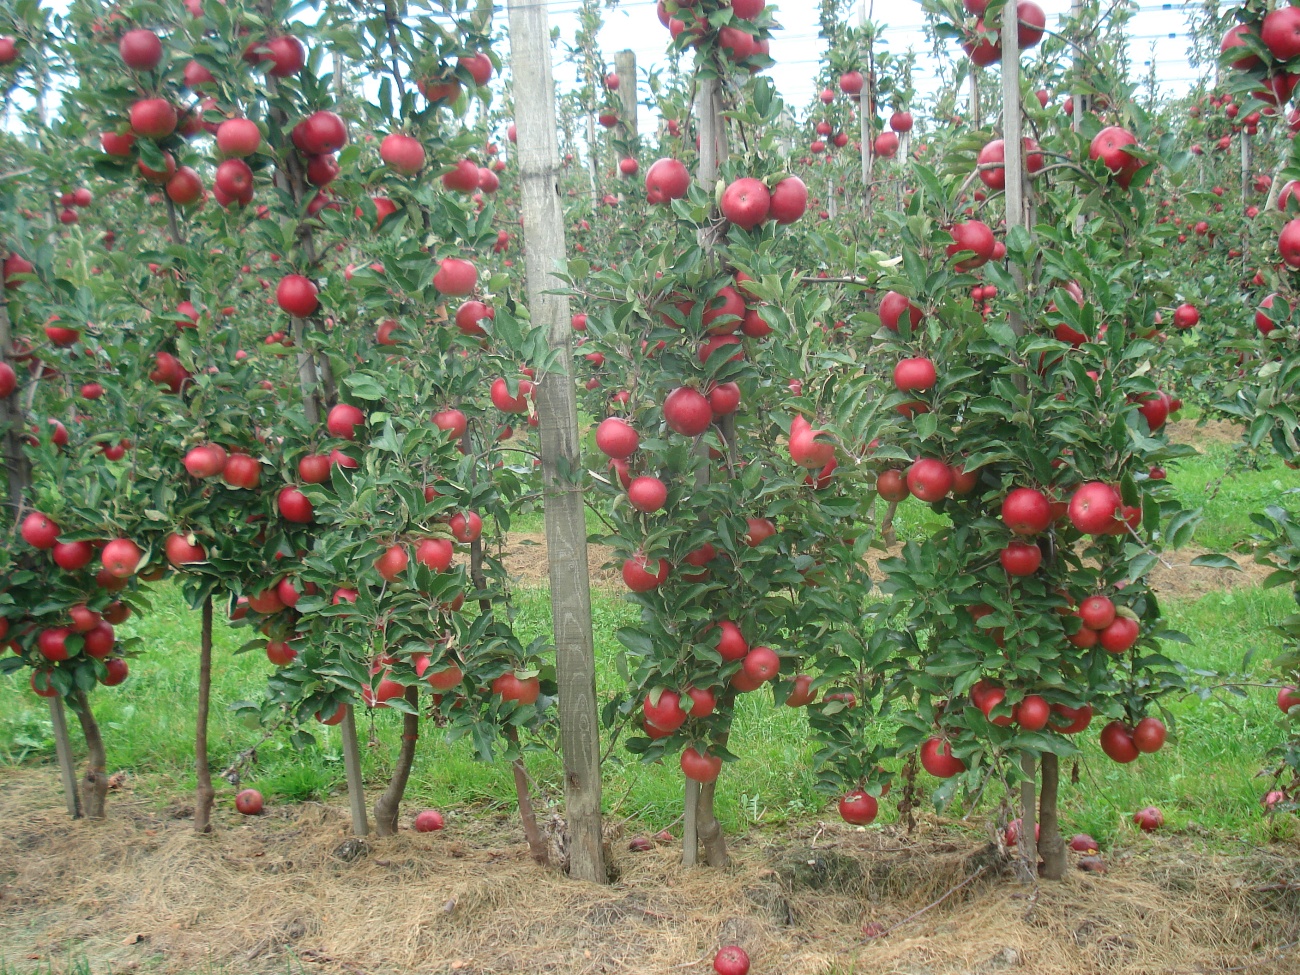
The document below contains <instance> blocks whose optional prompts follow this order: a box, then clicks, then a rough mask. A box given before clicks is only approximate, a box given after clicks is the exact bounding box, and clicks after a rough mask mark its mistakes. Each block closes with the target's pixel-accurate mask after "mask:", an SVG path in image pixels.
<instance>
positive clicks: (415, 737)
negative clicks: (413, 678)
mask: <svg viewBox="0 0 1300 975" xmlns="http://www.w3.org/2000/svg"><path fill="white" fill-rule="evenodd" d="M405 699H406V703H407V704H409V705H410V706H411V707H412V708H414V709H415V713H414V714H410V713H405V712H404V713H403V714H402V747H401V748H400V749H399V750H398V752H397V764H396V765H394V766H393V774H392V775H391V776H389V778H388V788H386V789H385V790H384V793H383V795H381V796H380V797H379V798H378V799H377V800H376V801H375V835H376V836H393V835H394V834H396V833H397V814H398V812H399V811H400V809H401V806H402V796H403V795H404V794H405V793H406V782H407V780H408V779H410V777H411V767H412V766H413V765H414V764H415V745H416V743H417V742H418V741H419V740H420V689H419V688H418V687H408V688H407V689H406V696H405Z"/></svg>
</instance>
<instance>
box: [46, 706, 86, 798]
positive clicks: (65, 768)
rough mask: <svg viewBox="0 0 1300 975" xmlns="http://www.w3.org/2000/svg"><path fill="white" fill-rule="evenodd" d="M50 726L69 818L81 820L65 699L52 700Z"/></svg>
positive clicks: (75, 768) (75, 769)
mask: <svg viewBox="0 0 1300 975" xmlns="http://www.w3.org/2000/svg"><path fill="white" fill-rule="evenodd" d="M50 726H51V728H53V730H54V753H55V755H57V756H58V759H59V779H60V780H61V781H62V782H63V800H64V802H65V803H66V804H67V807H68V816H69V817H71V818H72V819H80V818H81V795H80V794H79V793H78V792H77V766H76V764H75V763H74V762H73V759H72V739H71V738H69V737H68V715H67V712H66V711H65V710H64V707H63V698H61V697H59V696H58V695H55V696H54V697H52V698H50Z"/></svg>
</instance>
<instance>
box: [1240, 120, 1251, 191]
mask: <svg viewBox="0 0 1300 975" xmlns="http://www.w3.org/2000/svg"><path fill="white" fill-rule="evenodd" d="M1250 149H1251V146H1250V133H1249V132H1247V131H1245V130H1244V129H1243V130H1242V133H1241V202H1242V205H1243V206H1244V205H1245V204H1246V203H1248V202H1250Z"/></svg>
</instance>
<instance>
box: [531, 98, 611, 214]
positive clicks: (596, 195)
mask: <svg viewBox="0 0 1300 975" xmlns="http://www.w3.org/2000/svg"><path fill="white" fill-rule="evenodd" d="M518 118H519V102H518V100H516V101H515V119H516V121H515V127H516V129H517V128H518V126H519V122H518ZM597 139H598V137H597V135H596V116H595V115H594V114H592V113H591V112H588V113H587V176H588V177H590V179H591V202H592V203H593V204H594V203H598V202H600V142H599V141H597ZM517 151H518V150H516V152H517Z"/></svg>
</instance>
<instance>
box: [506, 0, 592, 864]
mask: <svg viewBox="0 0 1300 975" xmlns="http://www.w3.org/2000/svg"><path fill="white" fill-rule="evenodd" d="M509 11H510V71H511V74H512V76H513V79H514V92H515V117H516V123H515V124H516V125H517V127H518V134H519V143H518V154H519V171H520V178H521V182H522V190H523V192H522V196H523V206H524V245H525V262H526V263H525V267H526V270H527V274H528V303H529V309H530V310H531V313H532V319H533V322H534V323H535V324H537V325H538V326H540V327H543V328H545V329H546V330H547V341H548V344H549V345H550V347H551V348H552V349H553V350H555V351H557V352H558V353H559V361H558V364H557V366H556V368H555V369H554V370H552V371H550V372H548V373H546V374H545V375H543V376H542V377H541V379H540V381H539V383H538V386H537V412H538V418H539V420H540V426H541V437H542V491H543V495H544V499H545V517H546V545H547V551H548V553H549V557H550V583H551V615H552V620H553V626H554V636H555V669H556V679H557V680H558V682H559V687H560V704H559V707H560V747H561V749H562V751H563V755H564V800H565V809H566V815H567V817H568V826H569V874H570V876H572V877H575V878H577V879H579V880H587V881H592V882H595V883H602V884H603V883H605V882H607V880H608V877H607V875H606V872H605V854H604V849H603V847H602V844H601V814H600V790H601V782H600V724H599V717H598V714H597V707H596V650H595V643H594V639H593V637H592V632H591V579H590V577H589V576H588V569H587V527H586V519H585V517H584V512H583V485H582V481H581V472H582V452H581V447H580V444H579V440H578V406H577V396H576V391H575V387H574V376H573V327H572V318H571V315H570V310H569V299H568V298H567V297H566V296H564V295H557V294H553V293H551V292H554V291H555V290H556V289H558V288H559V287H561V283H560V282H559V281H558V280H557V279H556V277H555V271H556V269H557V268H561V267H563V266H564V262H565V258H566V243H565V239H564V208H563V205H562V204H561V202H560V187H559V162H560V150H559V146H558V144H557V142H556V126H555V79H554V77H553V76H552V74H551V52H550V47H549V44H548V39H549V37H550V30H549V28H548V26H547V13H546V7H545V5H543V4H539V3H535V2H533V0H509Z"/></svg>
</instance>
